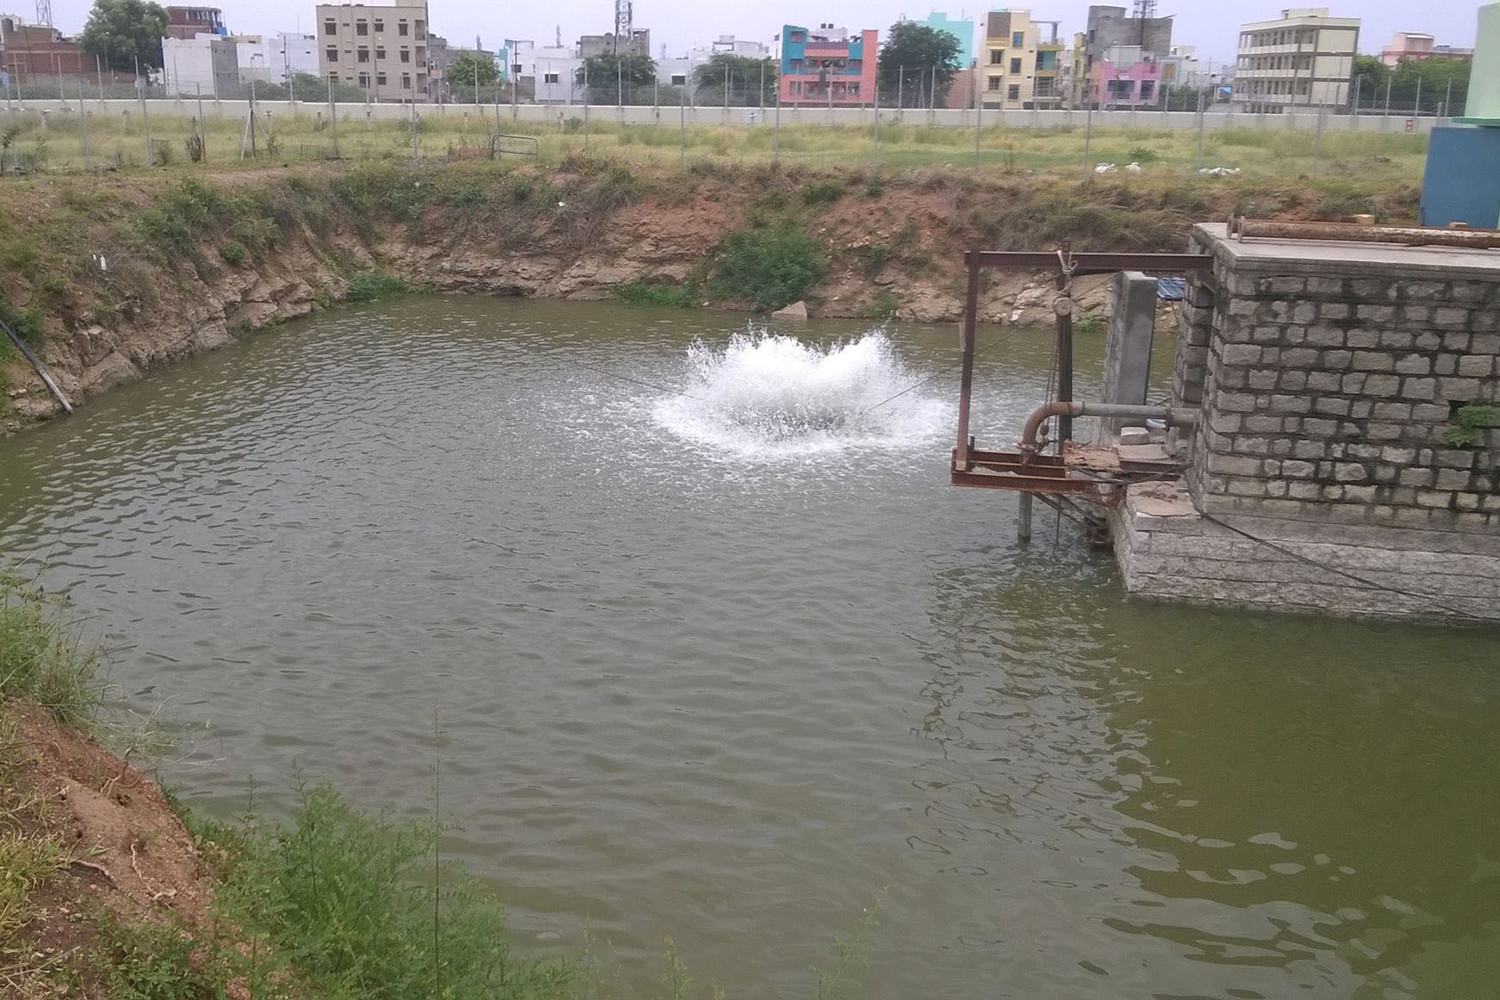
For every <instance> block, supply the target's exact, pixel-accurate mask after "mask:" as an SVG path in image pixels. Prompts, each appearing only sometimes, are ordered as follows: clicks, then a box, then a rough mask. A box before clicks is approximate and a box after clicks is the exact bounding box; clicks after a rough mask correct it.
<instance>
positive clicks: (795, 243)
mask: <svg viewBox="0 0 1500 1000" xmlns="http://www.w3.org/2000/svg"><path fill="white" fill-rule="evenodd" d="M823 271H824V264H823V261H822V259H821V256H820V255H819V253H818V248H817V246H816V244H814V243H813V241H812V239H811V238H810V237H809V236H808V235H807V233H806V232H804V231H803V229H802V228H801V227H800V226H798V225H795V224H793V223H783V224H781V225H779V226H774V227H773V226H766V227H762V228H758V229H746V230H741V231H739V232H737V233H730V234H729V235H728V236H726V237H724V240H723V242H721V243H720V244H719V247H718V251H717V257H716V261H715V265H714V273H713V278H712V280H711V281H710V282H709V291H710V292H712V293H713V294H714V296H715V297H716V298H720V299H731V300H732V299H746V300H748V301H749V302H750V306H751V308H753V309H755V310H756V311H757V312H771V311H773V310H776V309H780V308H781V307H783V306H785V305H788V304H790V303H792V302H796V301H798V300H799V299H804V298H806V297H807V293H808V292H809V291H811V290H812V287H813V284H814V283H815V282H816V281H817V280H818V278H820V277H822V275H823Z"/></svg>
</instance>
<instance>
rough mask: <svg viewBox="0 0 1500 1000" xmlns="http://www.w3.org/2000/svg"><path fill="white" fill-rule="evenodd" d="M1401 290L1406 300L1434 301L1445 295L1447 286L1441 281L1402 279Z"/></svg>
mask: <svg viewBox="0 0 1500 1000" xmlns="http://www.w3.org/2000/svg"><path fill="white" fill-rule="evenodd" d="M1401 291H1402V293H1403V294H1404V295H1405V297H1406V300H1407V301H1408V302H1435V301H1437V300H1438V299H1440V298H1446V297H1447V291H1448V286H1447V285H1446V284H1444V283H1443V282H1441V281H1403V282H1402V283H1401Z"/></svg>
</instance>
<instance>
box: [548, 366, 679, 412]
mask: <svg viewBox="0 0 1500 1000" xmlns="http://www.w3.org/2000/svg"><path fill="white" fill-rule="evenodd" d="M562 360H563V361H566V362H567V363H568V364H570V365H577V366H578V367H579V368H582V369H584V370H586V371H591V372H594V373H595V374H598V375H604V376H606V377H608V378H614V379H619V380H620V381H621V382H632V383H634V384H636V385H640V386H645V387H646V388H647V389H655V390H656V391H657V392H665V393H667V394H668V395H671V396H686V397H687V398H688V399H696V400H697V401H698V402H700V403H706V402H708V400H706V399H704V398H703V397H702V396H694V395H693V394H692V393H690V392H688V391H687V390H686V389H670V388H668V387H667V386H664V385H659V384H657V383H655V382H647V381H646V380H644V379H638V378H631V377H630V376H629V375H621V374H620V373H619V372H612V371H610V370H609V369H608V368H596V367H595V366H593V365H590V364H585V363H584V362H582V361H575V360H573V359H572V358H562Z"/></svg>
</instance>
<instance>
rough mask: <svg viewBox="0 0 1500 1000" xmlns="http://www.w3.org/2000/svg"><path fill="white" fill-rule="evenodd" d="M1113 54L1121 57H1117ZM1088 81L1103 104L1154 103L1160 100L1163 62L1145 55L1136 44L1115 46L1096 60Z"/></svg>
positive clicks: (1093, 95) (1111, 106) (1139, 104)
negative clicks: (1099, 59) (1114, 58)
mask: <svg viewBox="0 0 1500 1000" xmlns="http://www.w3.org/2000/svg"><path fill="white" fill-rule="evenodd" d="M1132 50H1134V51H1133V52H1132ZM1132 55H1134V56H1135V58H1134V59H1132V58H1131V56H1132ZM1111 56H1119V57H1121V58H1119V59H1118V60H1117V61H1116V60H1111V58H1110V57H1111ZM1089 83H1090V88H1091V89H1090V96H1091V97H1092V99H1093V101H1094V102H1095V104H1097V105H1098V106H1099V107H1101V108H1141V107H1149V106H1153V105H1156V104H1159V103H1161V87H1162V64H1161V63H1160V62H1158V61H1157V60H1156V59H1154V58H1152V57H1151V56H1149V55H1145V56H1142V55H1141V54H1140V49H1139V47H1137V46H1134V45H1120V46H1113V47H1111V48H1109V49H1107V50H1106V51H1105V57H1104V59H1102V60H1101V61H1099V62H1096V63H1094V70H1093V72H1092V73H1091V74H1090V81H1089Z"/></svg>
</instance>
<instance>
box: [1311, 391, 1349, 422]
mask: <svg viewBox="0 0 1500 1000" xmlns="http://www.w3.org/2000/svg"><path fill="white" fill-rule="evenodd" d="M1313 412H1314V413H1324V414H1329V415H1331V416H1335V417H1347V416H1348V415H1349V400H1347V399H1343V398H1341V397H1339V396H1319V397H1317V398H1316V399H1314V400H1313Z"/></svg>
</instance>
